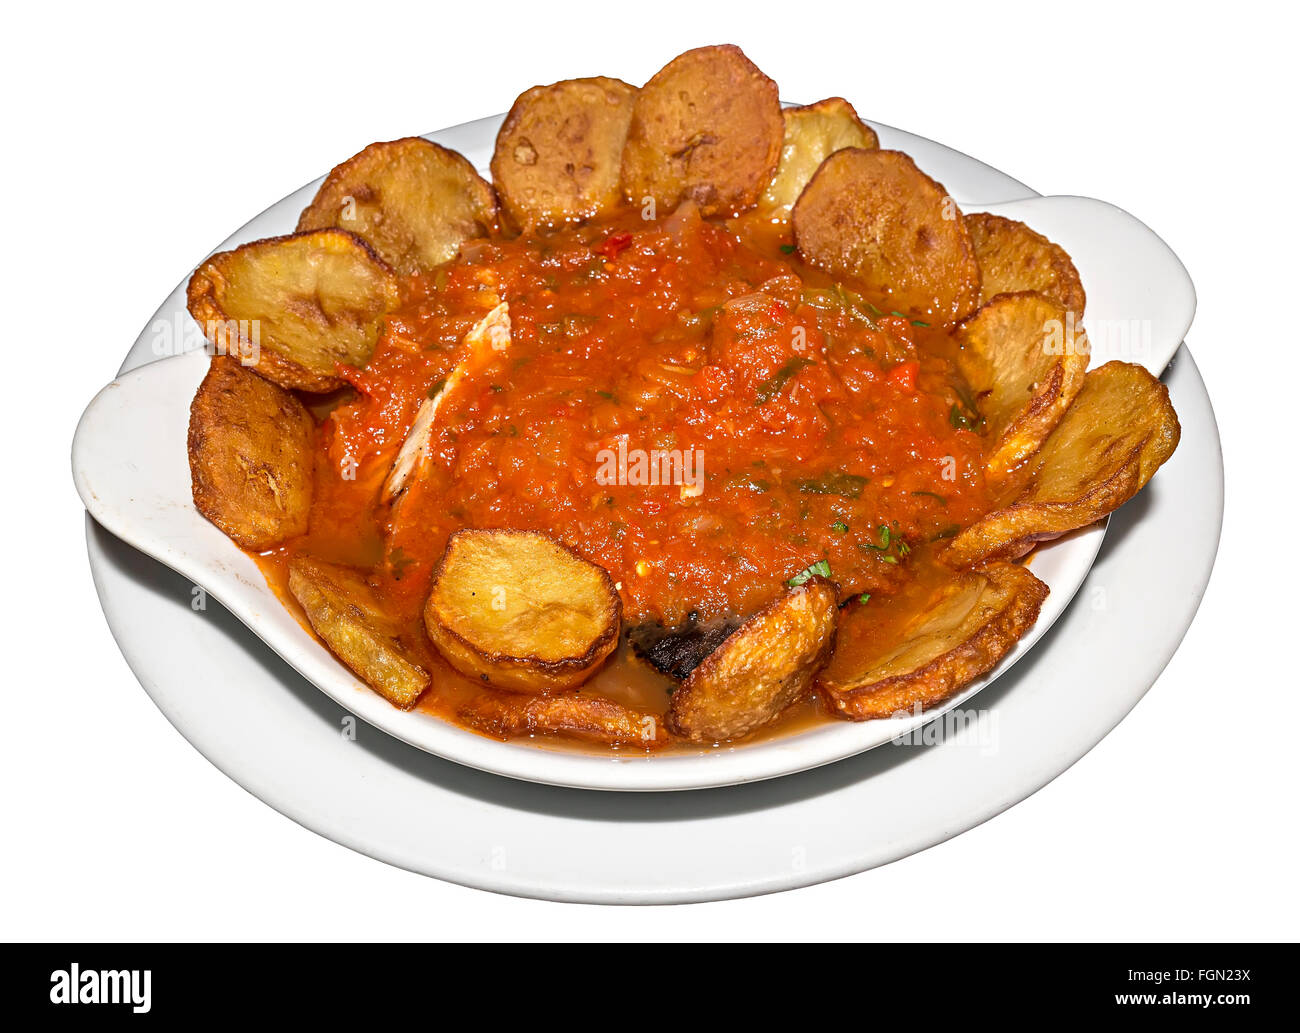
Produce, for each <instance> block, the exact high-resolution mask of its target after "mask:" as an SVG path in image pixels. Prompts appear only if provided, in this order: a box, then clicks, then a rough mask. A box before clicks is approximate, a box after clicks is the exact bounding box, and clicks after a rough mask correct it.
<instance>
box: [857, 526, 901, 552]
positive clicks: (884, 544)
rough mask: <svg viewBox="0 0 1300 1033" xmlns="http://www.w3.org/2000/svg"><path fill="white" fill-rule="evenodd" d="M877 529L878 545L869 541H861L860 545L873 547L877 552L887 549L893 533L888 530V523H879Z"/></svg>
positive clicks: (865, 547)
mask: <svg viewBox="0 0 1300 1033" xmlns="http://www.w3.org/2000/svg"><path fill="white" fill-rule="evenodd" d="M878 531H879V537H880V544H879V545H872V544H871V543H870V542H862V543H861V547H862V548H864V549H875V550H876V551H877V552H884V551H885V550H886V549H888V548H889V542H890V540H891V538H892V537H893V535H892V534H891V533H890V531H889V525H888V524H881V525H880V527H879V528H878Z"/></svg>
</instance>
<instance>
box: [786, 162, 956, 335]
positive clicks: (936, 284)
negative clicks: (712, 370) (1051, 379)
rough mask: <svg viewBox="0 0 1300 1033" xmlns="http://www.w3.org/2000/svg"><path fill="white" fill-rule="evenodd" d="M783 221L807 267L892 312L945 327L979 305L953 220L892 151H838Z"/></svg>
mask: <svg viewBox="0 0 1300 1033" xmlns="http://www.w3.org/2000/svg"><path fill="white" fill-rule="evenodd" d="M791 221H792V222H793V224H794V239H795V243H796V244H797V245H798V246H799V253H800V254H801V255H802V256H803V257H804V259H805V260H807V261H809V262H811V263H813V264H815V265H819V266H821V267H823V268H824V269H826V270H828V271H829V272H831V273H833V274H834V275H836V276H842V277H847V278H849V279H851V280H854V281H856V282H857V283H858V284H859V285H860V286H861V287H863V288H864V289H865V290H866V291H867V292H868V293H870V294H873V295H875V296H876V297H878V298H884V299H888V307H890V308H893V309H901V310H902V311H904V312H907V313H910V314H912V315H915V316H920V317H922V318H923V319H929V320H931V321H934V322H940V323H951V322H955V321H956V320H958V319H961V318H962V317H964V316H967V315H969V314H970V313H971V312H972V311H974V309H975V307H976V305H977V304H978V303H979V296H980V271H979V266H978V265H977V264H976V262H975V250H974V248H973V247H972V246H971V242H970V236H969V235H968V234H967V232H966V224H965V223H964V222H963V221H962V217H961V212H960V211H959V210H958V208H957V206H956V204H955V203H954V202H953V200H952V198H951V197H949V196H948V193H947V191H946V190H944V188H943V186H942V185H941V184H939V183H936V182H935V181H934V180H933V179H931V178H930V177H929V176H927V175H926V174H925V173H924V172H922V171H921V170H920V169H918V168H917V167H916V165H915V164H914V163H913V161H912V159H911V158H909V157H908V156H907V155H906V154H903V153H902V152H900V151H878V150H864V149H862V148H856V147H851V148H847V149H845V150H842V151H836V152H835V153H834V154H832V155H831V156H830V157H829V158H827V159H826V160H825V161H824V162H822V165H821V168H819V169H818V170H817V173H816V175H814V176H813V178H812V181H811V182H810V183H809V184H808V186H807V187H805V188H804V191H803V193H802V194H800V195H799V200H798V201H797V202H796V203H795V206H794V212H793V214H792V216H791Z"/></svg>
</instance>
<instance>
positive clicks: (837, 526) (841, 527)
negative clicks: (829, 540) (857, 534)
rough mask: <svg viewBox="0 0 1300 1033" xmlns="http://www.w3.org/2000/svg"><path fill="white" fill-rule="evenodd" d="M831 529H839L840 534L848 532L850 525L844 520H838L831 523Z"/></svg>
mask: <svg viewBox="0 0 1300 1033" xmlns="http://www.w3.org/2000/svg"><path fill="white" fill-rule="evenodd" d="M831 530H832V531H839V533H840V534H848V533H849V525H848V524H846V523H845V522H844V521H843V520H836V521H835V523H833V524H831Z"/></svg>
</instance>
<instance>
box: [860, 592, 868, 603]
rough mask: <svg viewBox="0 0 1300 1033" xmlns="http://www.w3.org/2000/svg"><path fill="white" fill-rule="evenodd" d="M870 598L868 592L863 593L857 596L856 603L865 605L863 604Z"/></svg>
mask: <svg viewBox="0 0 1300 1033" xmlns="http://www.w3.org/2000/svg"><path fill="white" fill-rule="evenodd" d="M870 598H871V593H870V592H863V593H862V594H861V595H860V596H858V602H860V603H865V602H867V601H868V600H869V599H870Z"/></svg>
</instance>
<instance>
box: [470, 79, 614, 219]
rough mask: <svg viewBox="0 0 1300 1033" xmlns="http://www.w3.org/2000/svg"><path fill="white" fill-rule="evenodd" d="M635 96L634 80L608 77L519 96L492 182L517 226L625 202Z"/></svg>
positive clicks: (604, 211)
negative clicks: (623, 176)
mask: <svg viewBox="0 0 1300 1033" xmlns="http://www.w3.org/2000/svg"><path fill="white" fill-rule="evenodd" d="M635 98H636V87H635V86H629V85H628V84H627V83H625V82H623V81H622V80H621V79H607V78H605V77H603V76H598V77H596V78H593V79H566V80H565V81H564V82H557V83H555V84H553V85H551V86H534V87H533V88H532V89H531V90H528V91H526V92H524V93H522V94H520V96H519V99H518V100H516V101H515V103H514V106H513V107H512V108H511V109H510V114H508V115H507V116H506V120H505V122H504V123H502V125H501V131H500V132H499V133H497V143H496V149H495V150H494V151H493V153H492V182H493V183H494V184H495V185H496V188H497V193H498V194H499V195H500V197H501V204H502V207H504V208H505V210H506V213H507V214H508V215H509V216H510V218H511V219H513V220H514V222H515V223H516V224H517V225H519V226H521V227H524V228H532V227H535V226H554V225H558V224H560V223H565V222H579V221H581V220H583V219H591V218H595V217H596V216H601V215H608V214H610V213H611V212H613V211H614V209H615V208H617V207H618V206H619V204H620V202H621V201H622V200H623V195H622V193H621V192H620V190H619V175H620V169H621V167H622V160H623V144H624V143H625V142H626V140H627V128H628V125H629V123H631V121H632V102H633V100H635Z"/></svg>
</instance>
